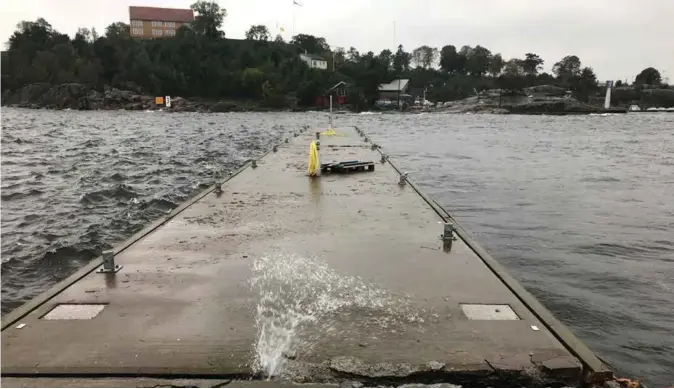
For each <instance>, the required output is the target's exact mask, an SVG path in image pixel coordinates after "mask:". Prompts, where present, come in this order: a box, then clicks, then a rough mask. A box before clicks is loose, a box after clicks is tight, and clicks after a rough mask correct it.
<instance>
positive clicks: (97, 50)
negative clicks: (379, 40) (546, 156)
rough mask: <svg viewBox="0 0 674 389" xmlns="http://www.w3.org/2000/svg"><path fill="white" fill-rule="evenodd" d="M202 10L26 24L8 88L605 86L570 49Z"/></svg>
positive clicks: (357, 96)
mask: <svg viewBox="0 0 674 389" xmlns="http://www.w3.org/2000/svg"><path fill="white" fill-rule="evenodd" d="M192 8H193V9H194V11H195V14H196V15H197V17H196V20H195V22H194V23H193V24H192V26H190V27H183V28H181V29H180V30H179V31H178V33H177V34H176V36H175V37H173V38H163V39H134V38H131V37H130V35H129V26H128V25H126V24H124V23H114V24H111V25H110V26H108V27H107V28H106V31H105V34H104V35H103V36H98V34H97V32H96V31H95V29H92V30H88V29H84V28H83V29H80V30H79V31H78V32H77V33H76V34H75V37H74V38H73V39H71V38H70V37H69V36H67V35H65V34H61V33H59V32H57V31H55V30H54V29H53V28H52V26H51V25H50V24H49V23H48V22H47V21H45V20H44V19H38V20H37V21H35V22H22V23H20V24H19V26H18V28H17V31H16V32H15V33H14V35H12V37H11V38H10V40H9V42H8V46H9V47H8V51H5V52H3V53H2V89H3V92H4V91H5V90H17V89H19V88H21V87H23V86H25V85H29V84H33V83H50V84H63V83H71V82H76V83H81V84H85V85H88V86H91V87H93V88H96V89H103V88H104V86H114V87H117V88H120V89H128V90H134V91H137V92H144V93H147V94H151V95H172V96H183V97H188V98H205V99H252V100H256V101H260V102H261V103H262V104H264V105H268V106H284V105H286V104H288V102H289V101H290V100H294V101H296V102H297V103H299V104H300V105H304V106H309V105H313V104H314V102H315V100H316V97H317V96H320V95H323V94H324V93H325V90H326V89H328V88H330V87H331V86H333V85H335V84H336V83H338V82H340V81H346V82H347V83H348V84H349V85H351V87H350V88H349V94H350V95H349V101H350V102H351V103H354V104H355V105H357V106H359V108H366V107H369V106H371V105H372V104H374V102H375V101H376V100H377V99H378V85H379V84H380V83H384V82H389V81H391V80H392V79H394V78H409V79H410V80H411V85H410V86H411V88H412V89H413V90H414V89H426V90H427V98H429V99H431V100H439V101H449V100H455V99H459V98H464V97H467V96H470V95H473V94H474V93H475V91H476V90H477V91H480V90H483V89H491V88H503V89H505V90H508V91H510V92H513V93H516V92H517V91H520V90H521V89H523V88H524V87H527V86H534V85H542V84H553V85H558V86H562V87H565V88H567V89H569V90H570V91H572V92H573V93H574V94H575V96H576V97H577V98H579V99H580V100H584V101H586V100H587V99H588V97H589V96H590V95H591V94H592V93H594V92H597V91H598V90H599V88H600V86H598V85H597V79H596V76H595V73H594V71H593V70H592V68H590V67H584V66H583V65H582V63H581V60H580V59H579V58H578V57H577V56H574V55H569V56H566V57H564V58H562V59H561V60H559V61H558V62H556V63H555V64H554V66H553V68H552V72H553V74H548V73H544V72H542V69H543V65H544V63H545V62H544V60H543V59H542V58H540V57H539V56H538V55H537V54H534V53H527V54H525V56H524V58H512V59H507V60H506V59H504V58H503V57H502V56H501V55H500V54H498V53H492V52H491V51H490V50H489V49H487V48H485V47H482V46H479V45H478V46H475V47H470V46H463V47H461V48H458V49H457V48H456V47H455V46H452V45H447V46H444V47H442V48H441V49H436V48H432V47H429V46H421V47H419V48H416V49H414V50H413V51H411V52H407V51H405V49H404V48H403V47H402V46H399V47H398V48H397V51H396V52H391V51H390V50H383V51H381V52H380V53H379V54H375V53H373V52H368V53H364V54H361V53H359V52H358V51H357V50H356V49H355V48H353V47H351V48H350V49H349V50H345V49H343V48H336V49H334V50H333V49H331V48H330V46H329V45H328V43H327V42H326V41H325V39H324V38H320V37H314V36H311V35H305V34H299V35H296V36H294V37H293V38H292V40H291V41H290V42H287V43H286V42H284V41H283V39H282V38H281V37H280V36H277V37H276V38H275V39H272V38H271V34H270V33H269V31H268V29H267V28H266V27H265V26H262V25H258V26H252V27H251V28H250V30H249V31H248V32H247V34H246V39H245V40H234V39H226V38H225V37H224V33H223V32H222V31H221V30H220V27H221V25H222V22H223V20H224V19H225V17H226V12H225V10H223V9H220V8H219V7H218V5H217V4H215V3H208V2H204V1H199V2H197V3H195V4H193V5H192ZM305 51H306V52H308V53H311V54H318V55H321V56H324V57H325V58H326V59H327V60H328V64H329V65H328V70H319V69H310V68H309V67H308V66H307V65H306V64H305V63H304V62H303V61H301V60H300V58H299V54H300V53H303V52H305ZM661 81H662V80H661V78H660V74H659V73H658V71H657V70H655V69H653V68H648V69H645V70H644V71H643V72H642V73H641V74H639V76H638V77H637V82H638V83H643V84H660V83H661Z"/></svg>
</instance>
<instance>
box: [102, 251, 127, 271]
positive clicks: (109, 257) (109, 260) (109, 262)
mask: <svg viewBox="0 0 674 389" xmlns="http://www.w3.org/2000/svg"><path fill="white" fill-rule="evenodd" d="M121 269H122V266H120V265H115V252H114V251H112V250H107V251H103V267H102V268H100V269H98V270H96V273H117V272H118V271H120V270H121Z"/></svg>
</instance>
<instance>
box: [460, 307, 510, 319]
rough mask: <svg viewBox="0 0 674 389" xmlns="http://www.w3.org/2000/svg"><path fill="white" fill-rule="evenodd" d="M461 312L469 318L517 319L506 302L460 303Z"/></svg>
mask: <svg viewBox="0 0 674 389" xmlns="http://www.w3.org/2000/svg"><path fill="white" fill-rule="evenodd" d="M461 309H462V310H463V313H464V314H465V315H466V317H468V318H469V319H470V320H519V319H520V318H519V317H518V316H517V314H516V313H515V311H513V309H512V308H510V305H507V304H461Z"/></svg>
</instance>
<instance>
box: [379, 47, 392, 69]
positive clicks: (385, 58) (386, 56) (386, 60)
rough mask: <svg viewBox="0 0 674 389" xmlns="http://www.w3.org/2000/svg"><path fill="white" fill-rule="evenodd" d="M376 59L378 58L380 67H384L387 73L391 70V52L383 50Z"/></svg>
mask: <svg viewBox="0 0 674 389" xmlns="http://www.w3.org/2000/svg"><path fill="white" fill-rule="evenodd" d="M377 57H378V58H379V62H381V64H382V66H384V67H385V68H386V70H387V71H389V70H391V69H392V68H393V53H392V52H391V50H389V49H384V50H382V51H381V53H379V55H378V56H377Z"/></svg>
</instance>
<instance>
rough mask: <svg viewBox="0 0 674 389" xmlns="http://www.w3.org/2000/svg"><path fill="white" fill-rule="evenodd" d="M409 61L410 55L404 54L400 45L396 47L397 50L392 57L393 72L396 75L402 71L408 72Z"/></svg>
mask: <svg viewBox="0 0 674 389" xmlns="http://www.w3.org/2000/svg"><path fill="white" fill-rule="evenodd" d="M411 60H412V56H411V54H410V53H408V52H406V51H405V50H404V49H403V46H402V45H398V50H396V53H395V55H394V56H393V71H394V72H395V73H396V74H400V73H402V72H403V71H408V70H409V69H410V61H411Z"/></svg>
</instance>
